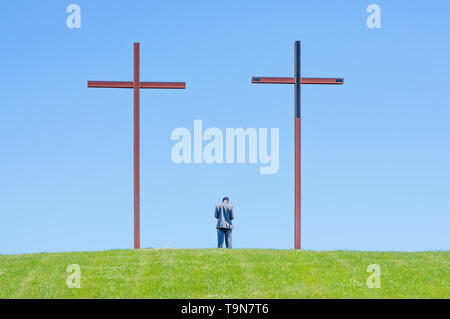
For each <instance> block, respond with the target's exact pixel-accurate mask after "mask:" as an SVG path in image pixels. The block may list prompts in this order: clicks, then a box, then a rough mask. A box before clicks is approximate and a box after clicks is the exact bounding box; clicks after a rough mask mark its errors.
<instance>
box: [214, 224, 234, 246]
mask: <svg viewBox="0 0 450 319" xmlns="http://www.w3.org/2000/svg"><path fill="white" fill-rule="evenodd" d="M231 232H232V230H231V229H227V228H217V248H223V242H224V241H225V246H226V247H227V248H231Z"/></svg>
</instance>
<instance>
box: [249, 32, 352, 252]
mask: <svg viewBox="0 0 450 319" xmlns="http://www.w3.org/2000/svg"><path fill="white" fill-rule="evenodd" d="M294 58H295V63H294V74H295V76H294V77H293V78H286V77H283V78H275V77H253V78H252V83H271V84H294V85H295V86H294V94H295V208H294V210H295V211H294V215H295V224H294V225H295V226H294V230H295V238H294V247H295V249H301V237H300V236H301V134H300V132H301V126H300V118H301V116H300V113H301V112H300V111H301V109H300V87H301V84H334V85H342V84H344V79H342V78H302V77H301V75H300V69H301V63H300V41H295V48H294Z"/></svg>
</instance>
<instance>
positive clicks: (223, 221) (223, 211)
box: [214, 203, 234, 229]
mask: <svg viewBox="0 0 450 319" xmlns="http://www.w3.org/2000/svg"><path fill="white" fill-rule="evenodd" d="M214 217H216V218H217V225H216V228H226V229H232V228H233V223H232V222H231V221H232V220H233V219H234V211H233V206H230V205H228V204H224V203H222V204H219V205H216V211H215V213H214Z"/></svg>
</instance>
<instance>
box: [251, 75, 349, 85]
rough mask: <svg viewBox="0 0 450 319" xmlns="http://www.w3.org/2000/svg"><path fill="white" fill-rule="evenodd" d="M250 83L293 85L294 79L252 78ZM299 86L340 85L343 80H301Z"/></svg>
mask: <svg viewBox="0 0 450 319" xmlns="http://www.w3.org/2000/svg"><path fill="white" fill-rule="evenodd" d="M252 83H267V84H269V83H270V84H295V78H283V77H281V78H280V77H278V78H277V77H256V76H255V77H252ZM300 84H331V85H342V84H344V79H342V78H301V81H300Z"/></svg>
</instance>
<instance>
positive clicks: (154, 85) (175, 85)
mask: <svg viewBox="0 0 450 319" xmlns="http://www.w3.org/2000/svg"><path fill="white" fill-rule="evenodd" d="M88 87H90V88H121V89H124V88H125V89H133V90H134V248H135V249H138V248H140V246H141V244H140V242H141V240H140V209H139V206H140V205H139V204H140V190H139V186H140V182H139V92H140V89H185V88H186V82H140V81H139V43H138V42H136V43H134V81H132V82H131V81H130V82H119V81H88Z"/></svg>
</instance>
